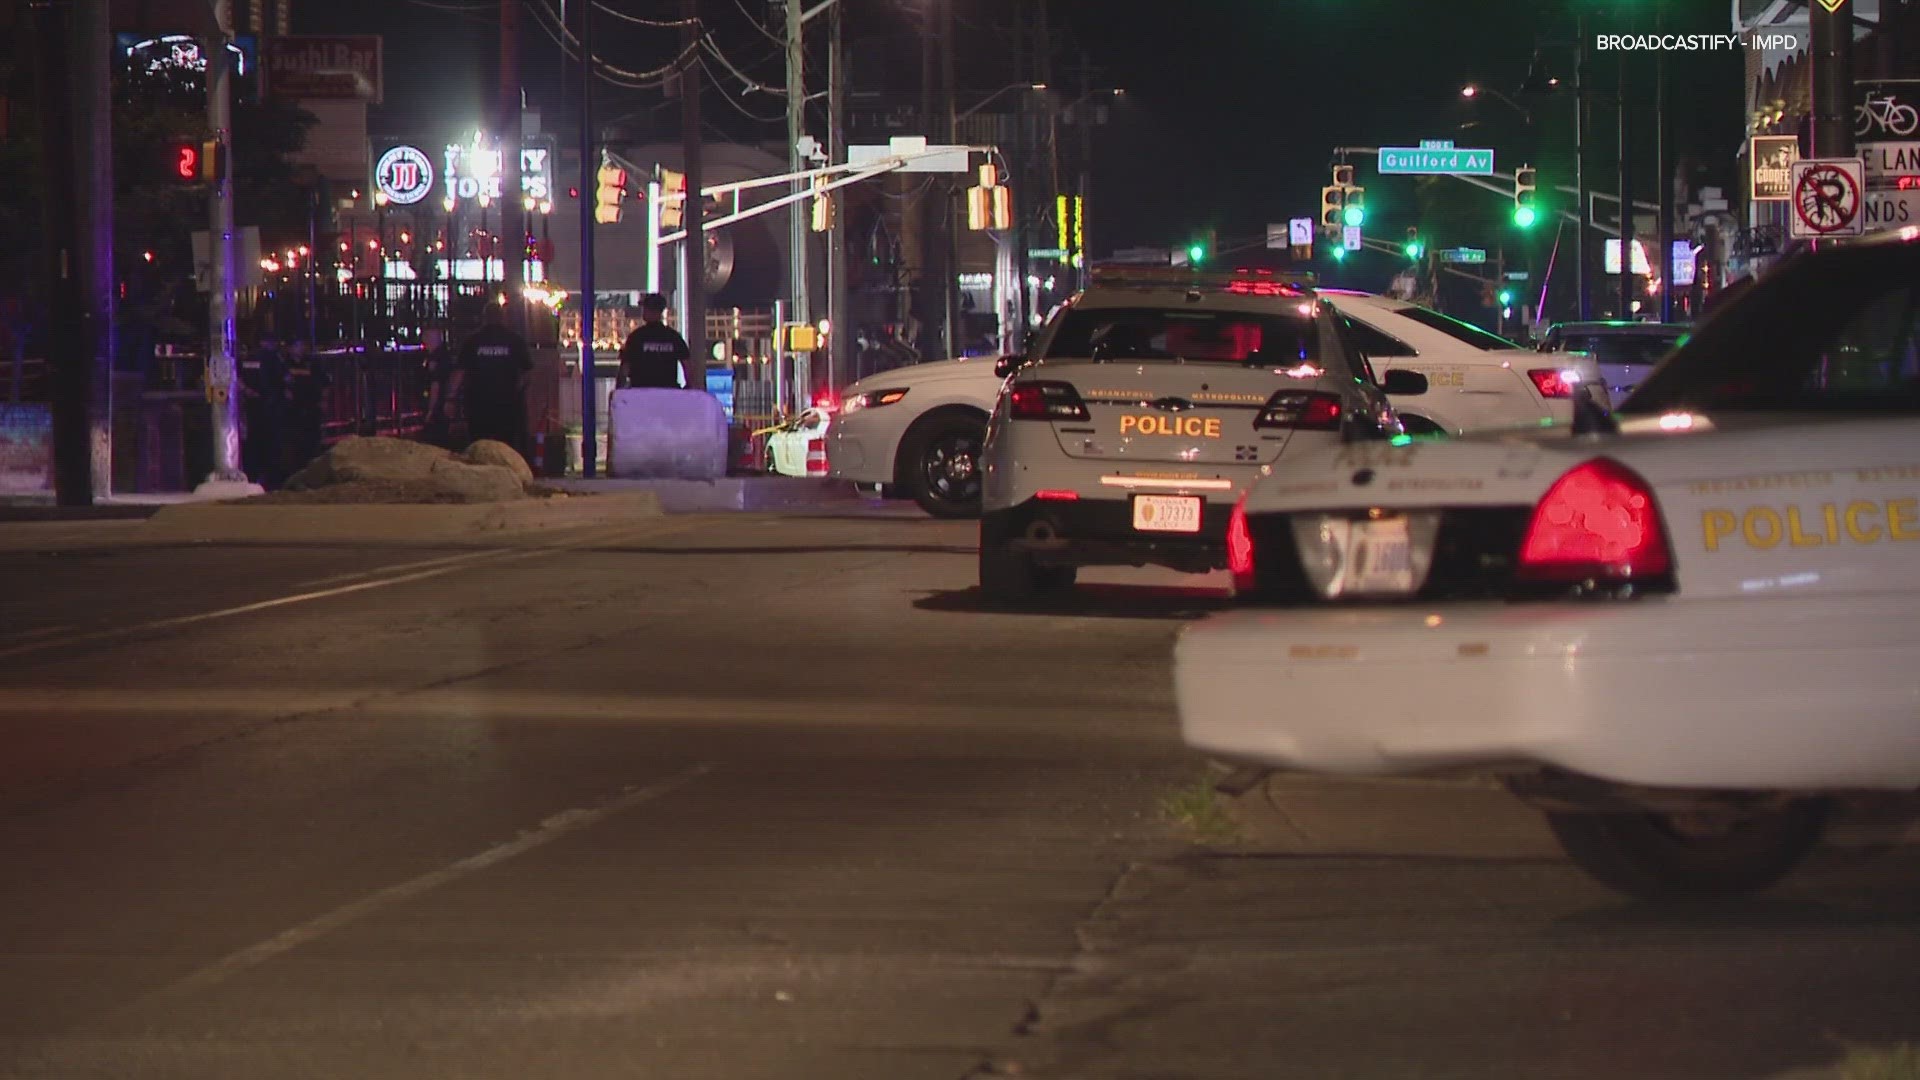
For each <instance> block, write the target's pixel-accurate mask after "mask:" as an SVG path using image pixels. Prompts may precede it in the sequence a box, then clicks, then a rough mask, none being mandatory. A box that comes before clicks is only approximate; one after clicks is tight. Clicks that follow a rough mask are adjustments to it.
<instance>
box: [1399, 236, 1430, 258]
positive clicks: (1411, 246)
mask: <svg viewBox="0 0 1920 1080" xmlns="http://www.w3.org/2000/svg"><path fill="white" fill-rule="evenodd" d="M1404 250H1405V251H1406V253H1407V258H1409V259H1417V258H1419V257H1420V253H1421V252H1422V251H1425V250H1426V248H1425V247H1423V246H1421V243H1420V241H1418V240H1409V241H1407V246H1406V248H1405V249H1404Z"/></svg>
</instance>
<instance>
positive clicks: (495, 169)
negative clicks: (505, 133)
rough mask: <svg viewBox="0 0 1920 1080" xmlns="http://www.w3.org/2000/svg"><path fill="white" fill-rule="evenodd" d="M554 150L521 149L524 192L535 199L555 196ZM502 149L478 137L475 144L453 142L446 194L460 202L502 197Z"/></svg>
mask: <svg viewBox="0 0 1920 1080" xmlns="http://www.w3.org/2000/svg"><path fill="white" fill-rule="evenodd" d="M551 158H552V152H551V151H550V150H549V149H548V148H547V147H544V146H528V147H523V148H522V149H521V151H520V193H521V195H522V196H523V197H525V198H528V199H532V200H533V201H535V202H547V201H549V200H551V199H552V198H553V172H552V161H551ZM500 167H501V161H500V151H499V149H498V148H496V147H489V146H486V145H484V144H483V143H482V141H481V139H480V138H479V137H476V138H475V139H474V141H473V142H472V143H471V144H468V145H466V146H462V145H460V144H458V143H453V144H449V145H448V146H447V153H446V167H445V168H444V169H443V170H442V172H441V176H442V183H444V185H445V187H446V197H447V198H449V199H452V200H454V201H456V202H468V201H481V200H484V201H485V202H488V203H492V202H494V201H495V200H497V199H499V198H500V194H501V186H502V180H501V176H500V171H501V168H500Z"/></svg>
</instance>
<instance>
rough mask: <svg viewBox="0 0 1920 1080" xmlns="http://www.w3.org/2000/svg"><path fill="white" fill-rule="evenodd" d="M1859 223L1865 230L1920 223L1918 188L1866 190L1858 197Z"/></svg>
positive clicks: (1896, 227) (1919, 192)
mask: <svg viewBox="0 0 1920 1080" xmlns="http://www.w3.org/2000/svg"><path fill="white" fill-rule="evenodd" d="M1860 224H1861V227H1862V229H1864V230H1865V231H1866V232H1879V231H1881V230H1882V229H1904V228H1906V227H1907V226H1908V225H1920V188H1908V189H1907V190H1905V191H1869V192H1867V193H1866V194H1865V195H1863V196H1861V199H1860Z"/></svg>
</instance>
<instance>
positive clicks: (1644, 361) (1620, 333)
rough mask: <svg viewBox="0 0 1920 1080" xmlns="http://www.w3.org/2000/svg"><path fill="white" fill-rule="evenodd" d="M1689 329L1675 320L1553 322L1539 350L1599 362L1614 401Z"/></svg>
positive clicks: (1636, 383)
mask: <svg viewBox="0 0 1920 1080" xmlns="http://www.w3.org/2000/svg"><path fill="white" fill-rule="evenodd" d="M1689 329H1691V327H1689V326H1684V325H1681V324H1678V323H1649V322H1568V323H1555V324H1554V325H1553V326H1552V327H1550V328H1549V329H1548V330H1547V333H1546V336H1545V337H1543V338H1541V339H1540V351H1541V352H1544V353H1566V354H1578V355H1584V356H1586V357H1588V358H1589V359H1591V360H1592V361H1593V362H1594V363H1596V364H1598V365H1599V367H1600V374H1601V377H1602V378H1604V379H1605V380H1606V382H1607V392H1608V393H1610V394H1611V395H1612V396H1613V399H1614V400H1615V401H1624V400H1626V397H1627V395H1628V394H1630V393H1632V392H1633V388H1634V387H1636V386H1639V385H1640V382H1641V380H1643V379H1645V378H1646V377H1647V376H1648V375H1649V374H1650V373H1652V371H1653V369H1654V366H1655V365H1656V364H1658V363H1660V361H1661V360H1662V359H1664V358H1665V357H1666V355H1667V354H1668V353H1670V352H1672V351H1673V350H1674V348H1675V347H1676V346H1678V345H1679V344H1680V342H1681V341H1682V340H1684V339H1685V338H1686V336H1687V331H1688V330H1689Z"/></svg>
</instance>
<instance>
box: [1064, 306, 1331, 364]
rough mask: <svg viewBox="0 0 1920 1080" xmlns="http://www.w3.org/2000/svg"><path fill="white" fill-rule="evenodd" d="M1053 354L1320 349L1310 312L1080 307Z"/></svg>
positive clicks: (1225, 359) (1254, 353) (1208, 354)
mask: <svg viewBox="0 0 1920 1080" xmlns="http://www.w3.org/2000/svg"><path fill="white" fill-rule="evenodd" d="M1046 355H1047V357H1048V358H1051V359H1061V358H1068V359H1076V360H1077V359H1092V360H1185V361H1189V362H1193V361H1198V362H1213V363H1229V364H1272V363H1280V362H1283V361H1296V360H1313V359H1316V358H1318V357H1319V355H1320V328H1319V326H1318V325H1317V324H1316V323H1315V321H1314V319H1313V317H1312V316H1310V315H1300V316H1297V317H1296V316H1287V315H1257V314H1252V313H1248V312H1241V311H1179V310H1133V309H1117V308H1108V309H1085V308H1082V309H1078V310H1075V311H1071V312H1069V313H1068V314H1067V315H1066V316H1065V317H1064V318H1063V319H1062V320H1061V322H1060V329H1059V331H1058V332H1056V333H1055V334H1054V335H1053V340H1052V342H1050V343H1049V344H1048V346H1047V353H1046Z"/></svg>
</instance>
